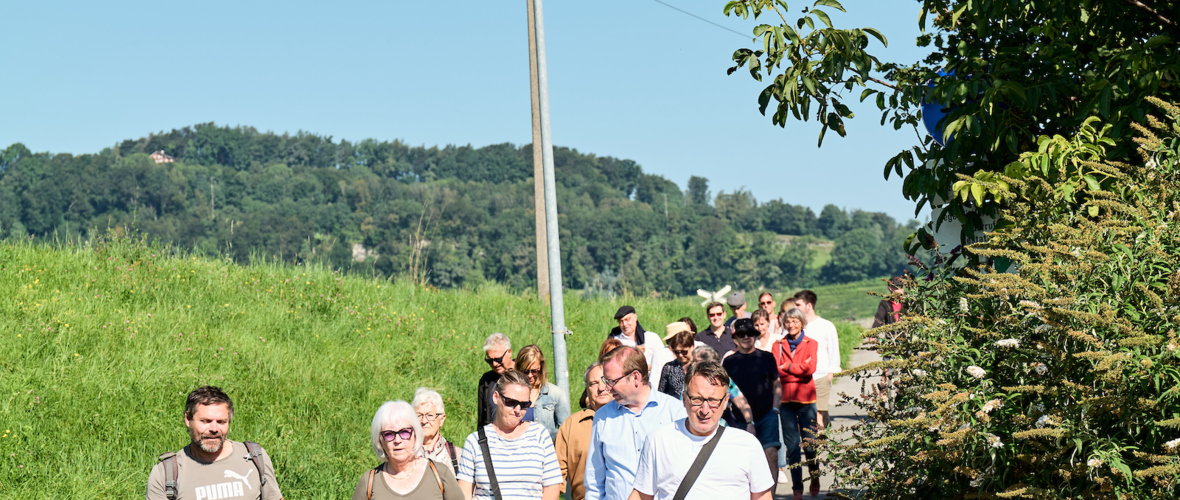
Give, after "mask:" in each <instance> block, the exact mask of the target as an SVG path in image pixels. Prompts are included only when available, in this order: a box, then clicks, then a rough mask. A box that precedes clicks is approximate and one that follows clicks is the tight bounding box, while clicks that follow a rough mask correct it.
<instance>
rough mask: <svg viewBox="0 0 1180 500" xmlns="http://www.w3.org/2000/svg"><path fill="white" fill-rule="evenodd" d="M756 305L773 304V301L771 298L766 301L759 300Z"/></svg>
mask: <svg viewBox="0 0 1180 500" xmlns="http://www.w3.org/2000/svg"><path fill="white" fill-rule="evenodd" d="M758 305H763V306H773V305H774V301H773V300H768V301H766V302H759V303H758Z"/></svg>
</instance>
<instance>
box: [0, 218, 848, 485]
mask: <svg viewBox="0 0 1180 500" xmlns="http://www.w3.org/2000/svg"><path fill="white" fill-rule="evenodd" d="M841 290H842V289H841ZM817 291H819V292H820V293H821V296H823V295H826V294H827V293H829V292H825V291H823V290H822V289H820V290H817ZM831 293H833V300H835V293H836V291H835V290H833V292H831ZM841 293H846V294H851V292H848V291H842V292H841ZM576 295H577V294H567V298H566V318H567V324H568V326H569V328H570V329H571V330H572V331H573V332H574V334H573V335H572V336H570V337H568V349H569V361H570V367H571V370H570V371H571V386H572V387H571V392H573V393H574V394H575V395H576V394H580V393H581V390H582V382H581V379H580V374H581V371H582V368H583V367H585V366H586V365H587V364H589V363H590V362H591V360H592V357H593V356H594V354H596V352H597V349H598V345H599V343H600V342H601V341H602V340H603V338H604V335H605V332H606V330H607V329H608V328H609V327H610V326H611V325H612V323H613V321H612V319H611V317H612V315H613V313H614V311H615V310H616V309H617V307H618V306H619V305H621V304H623V303H630V304H632V305H634V306H635V307H636V309H637V310H638V313H639V315H640V318H641V321H642V322H643V323H645V324H646V325H648V326H649V328H651V329H657V330H658V329H660V325H662V324H664V323H667V322H670V321H673V320H675V319H676V318H679V317H681V316H692V317H694V318H700V317H703V314H702V313H701V310H700V306H699V301H698V300H694V299H689V298H685V299H677V300H659V299H652V298H618V299H612V300H594V301H583V300H580V299H578V298H577V296H576ZM752 300H753V299H752V298H751V301H752ZM823 300H824V299H823V298H821V303H822V301H823ZM841 307H843V306H841ZM841 310H850V309H841ZM700 323H703V319H702V321H700ZM548 330H549V319H548V307H547V306H546V305H545V304H543V303H540V302H538V301H536V300H533V299H531V298H529V297H527V296H519V295H514V294H510V293H508V292H506V291H505V289H503V288H501V287H498V286H488V287H485V288H481V289H478V290H459V289H456V290H449V291H436V290H432V289H427V288H420V287H413V286H410V285H407V284H395V283H389V282H386V281H381V280H370V279H363V278H359V277H354V276H341V275H340V274H338V273H335V272H332V271H330V270H328V269H325V268H322V267H314V266H309V267H293V266H289V265H280V264H267V263H255V264H251V265H249V266H239V265H235V264H233V263H231V262H230V261H228V260H212V259H206V258H195V257H191V256H186V255H181V254H177V253H175V251H174V250H172V249H169V248H165V247H161V246H153V245H149V244H145V243H143V242H140V241H135V240H131V239H127V238H113V239H109V240H100V241H97V242H93V243H89V244H85V245H82V246H64V247H62V246H57V245H45V244H34V243H27V242H26V243H15V244H14V243H5V244H3V245H0V428H2V429H3V434H2V436H3V437H0V497H4V498H116V497H117V498H132V497H139V496H141V495H142V494H143V487H144V483H145V481H146V478H147V472H148V470H149V469H150V468H151V466H152V465H153V464H154V463H155V461H156V458H155V457H156V456H157V455H158V454H160V453H162V452H165V451H172V450H176V449H179V448H180V447H182V446H183V445H184V444H185V443H186V441H187V434H186V433H185V430H184V426H183V421H182V419H183V417H182V409H183V408H182V407H183V404H184V396H185V394H187V392H188V391H189V390H191V389H192V388H194V387H196V386H197V385H200V384H205V383H208V384H213V385H218V386H221V387H223V388H225V389H226V390H227V392H229V394H230V395H231V396H232V397H233V398H234V400H235V406H236V414H235V420H234V422H233V425H232V427H231V437H232V438H234V439H239V440H240V439H250V440H254V441H258V442H260V443H262V444H263V446H265V447H266V448H267V449H268V451H269V452H270V454H271V456H272V457H273V459H274V461H275V466H276V469H277V471H278V476H279V481H280V484H281V485H282V487H283V491H284V493H285V496H286V497H287V498H347V497H348V496H349V495H350V494H351V491H352V488H353V486H354V485H355V481H356V478H357V477H359V474H360V473H361V472H362V471H363V470H365V469H366V468H368V467H371V466H372V465H373V464H374V463H375V459H374V457H373V456H372V454H371V451H370V448H369V444H368V432H369V430H368V429H369V422H370V421H371V419H372V415H373V412H374V411H375V410H376V408H377V407H378V406H379V405H380V404H381V403H382V402H384V401H386V400H392V399H409V398H410V397H411V396H412V395H413V392H414V390H415V388H417V387H419V386H429V387H433V388H436V389H438V390H439V392H440V393H441V394H442V396H443V398H444V400H445V403H446V406H447V408H446V409H447V413H448V416H449V418H448V421H447V426H446V428H445V429H444V430H443V431H444V434H445V435H446V436H447V438H448V439H452V440H455V441H460V442H461V441H462V439H463V438H464V437H465V436H466V434H467V433H469V432H470V431H471V430H472V429H473V426H474V420H475V418H474V403H475V398H474V393H475V383H476V380H477V379H478V376H479V374H480V373H481V372H483V371H484V370H485V369H486V366H485V365H484V363H483V353H482V352H481V349H480V346H481V345H482V342H483V339H484V338H485V337H486V336H487V335H488V334H489V333H491V332H495V331H499V332H503V333H506V334H508V335H509V336H510V337H511V338H512V340H513V345H514V346H515V347H517V348H519V347H520V346H523V345H525V344H528V343H537V344H540V345H541V346H542V347H543V349H544V351H545V352H546V353H548V352H550V351H551V349H550V347H551V341H550V335H549V333H548ZM841 330H842V333H843V334H845V335H846V336H849V338H848V339H845V340H846V341H852V340H851V338H852V337H853V336H855V334H856V332H857V330H856V329H855V328H848V327H842V328H841ZM853 342H854V341H853Z"/></svg>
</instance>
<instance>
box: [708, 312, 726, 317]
mask: <svg viewBox="0 0 1180 500" xmlns="http://www.w3.org/2000/svg"><path fill="white" fill-rule="evenodd" d="M718 316H725V312H719V313H709V317H710V318H716V317H718Z"/></svg>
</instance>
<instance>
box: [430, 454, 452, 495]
mask: <svg viewBox="0 0 1180 500" xmlns="http://www.w3.org/2000/svg"><path fill="white" fill-rule="evenodd" d="M426 465H429V466H430V471H431V472H433V473H434V480H435V481H437V482H438V492H439V493H442V496H443V498H446V497H447V489H446V488H444V487H443V483H442V476H439V475H438V467H435V466H434V460H431V459H429V458H427V459H426Z"/></svg>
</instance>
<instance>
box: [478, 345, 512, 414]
mask: <svg viewBox="0 0 1180 500" xmlns="http://www.w3.org/2000/svg"><path fill="white" fill-rule="evenodd" d="M483 353H484V354H483V360H484V362H485V363H487V364H488V367H490V368H491V369H490V370H488V371H487V373H484V374H483V376H482V377H479V389H478V395H477V396H478V399H477V405H476V410H475V411H476V419H477V422H476V425H477V427H476V428H477V429H478V428H480V427H483V426H485V425H488V424H490V423H492V418H494V417H495V415H494V414H493V412H492V391H493V390H495V387H496V382H499V381H500V375H503V374H504V372H506V371H508V370H511V369H513V368H516V362H515V361H513V360H512V341H511V340H508V336H507V335H504V334H503V333H493V334H491V335H488V339H487V340H485V341H484V343H483Z"/></svg>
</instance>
